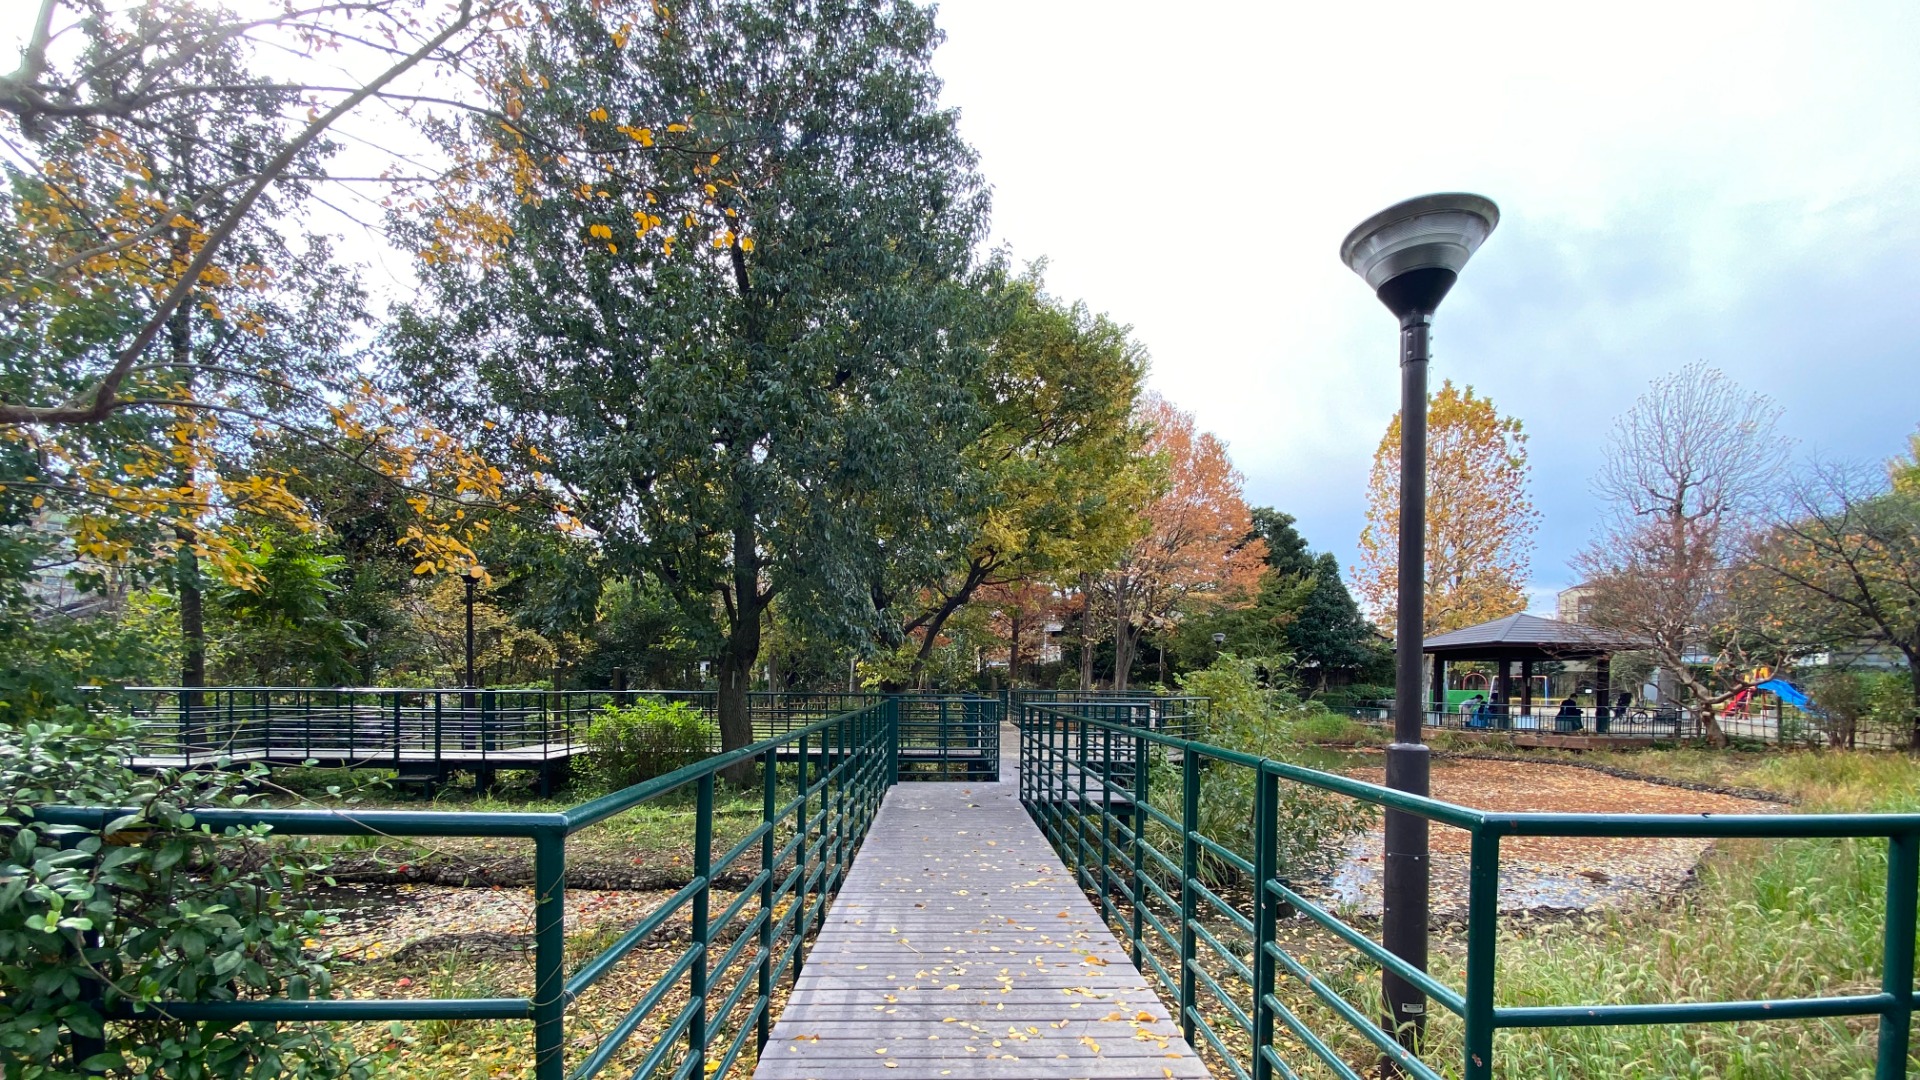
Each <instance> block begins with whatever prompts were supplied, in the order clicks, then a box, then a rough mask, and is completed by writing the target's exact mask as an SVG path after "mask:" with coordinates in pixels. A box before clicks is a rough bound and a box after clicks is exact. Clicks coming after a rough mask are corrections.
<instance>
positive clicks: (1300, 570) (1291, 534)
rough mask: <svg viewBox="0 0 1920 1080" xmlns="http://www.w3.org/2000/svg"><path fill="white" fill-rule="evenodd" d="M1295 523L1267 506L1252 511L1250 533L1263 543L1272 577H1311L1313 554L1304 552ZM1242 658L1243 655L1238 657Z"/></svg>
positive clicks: (1304, 545) (1291, 517)
mask: <svg viewBox="0 0 1920 1080" xmlns="http://www.w3.org/2000/svg"><path fill="white" fill-rule="evenodd" d="M1296 520H1297V519H1296V518H1295V517H1294V516H1293V515H1292V514H1286V513H1282V512H1280V511H1278V510H1275V509H1274V508H1272V507H1270V506H1256V507H1254V508H1253V531H1254V532H1255V533H1256V534H1257V535H1258V536H1259V537H1260V538H1261V539H1262V540H1265V541H1266V542H1267V569H1269V570H1272V571H1273V572H1274V573H1276V574H1280V575H1283V576H1292V577H1306V576H1307V575H1308V574H1311V573H1313V571H1314V565H1315V560H1314V556H1313V552H1311V551H1308V550H1307V538H1306V537H1304V536H1301V535H1300V530H1298V529H1296V528H1294V527H1293V526H1294V522H1295V521H1296ZM1242 655H1245V654H1242Z"/></svg>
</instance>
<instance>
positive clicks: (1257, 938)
mask: <svg viewBox="0 0 1920 1080" xmlns="http://www.w3.org/2000/svg"><path fill="white" fill-rule="evenodd" d="M1254 783H1255V784H1256V785H1257V787H1256V788H1255V789H1254V795H1253V1080H1272V1077H1273V1063H1272V1062H1271V1061H1270V1060H1269V1059H1268V1058H1267V1056H1266V1055H1265V1054H1262V1053H1261V1052H1260V1051H1261V1050H1263V1049H1265V1048H1267V1047H1270V1046H1272V1045H1273V1008H1272V1006H1271V1005H1269V1004H1268V999H1269V997H1270V996H1271V995H1272V994H1273V983H1274V978H1273V967H1274V960H1273V957H1272V955H1271V954H1269V953H1268V952H1267V945H1268V944H1269V943H1270V942H1272V941H1273V939H1274V928H1275V924H1276V921H1277V918H1278V914H1279V906H1280V898H1279V897H1278V896H1275V895H1274V894H1273V891H1272V890H1270V889H1268V888H1267V882H1268V881H1269V880H1270V879H1272V878H1273V876H1274V873H1275V870H1276V866H1275V862H1276V858H1277V855H1278V847H1279V832H1280V828H1279V817H1280V778H1279V777H1278V776H1275V775H1273V774H1272V773H1269V772H1267V771H1266V769H1265V768H1264V767H1262V768H1261V769H1260V771H1259V773H1258V774H1257V775H1256V776H1255V777H1254Z"/></svg>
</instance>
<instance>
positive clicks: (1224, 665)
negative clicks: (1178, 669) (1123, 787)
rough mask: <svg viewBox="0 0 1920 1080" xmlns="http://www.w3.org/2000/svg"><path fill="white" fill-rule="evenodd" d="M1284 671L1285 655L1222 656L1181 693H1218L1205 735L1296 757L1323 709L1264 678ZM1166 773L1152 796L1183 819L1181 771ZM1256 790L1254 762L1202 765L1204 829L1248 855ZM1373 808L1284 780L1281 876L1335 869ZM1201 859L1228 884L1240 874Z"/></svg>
mask: <svg viewBox="0 0 1920 1080" xmlns="http://www.w3.org/2000/svg"><path fill="white" fill-rule="evenodd" d="M1284 670H1287V665H1286V663H1285V662H1284V661H1283V660H1278V659H1242V658H1240V657H1236V656H1232V655H1222V656H1220V657H1219V658H1218V659H1216V660H1215V661H1214V662H1213V664H1212V665H1211V666H1209V667H1207V668H1206V669H1204V670H1202V671H1196V672H1192V673H1190V674H1188V675H1185V676H1182V677H1181V679H1180V689H1181V692H1183V693H1187V694H1198V695H1203V696H1205V697H1208V698H1211V699H1212V705H1211V706H1210V709H1209V712H1208V714H1207V723H1206V727H1205V729H1204V730H1203V732H1202V733H1201V736H1200V739H1201V741H1203V742H1207V743H1211V744H1213V745H1215V746H1220V747H1224V748H1226V749H1229V750H1238V751H1240V752H1242V753H1246V754H1254V755H1258V756H1260V757H1265V758H1272V759H1274V760H1276V761H1289V760H1291V759H1293V758H1294V757H1296V756H1297V754H1296V752H1297V751H1299V750H1301V749H1302V748H1304V747H1306V746H1307V745H1308V743H1307V742H1306V740H1303V739H1302V738H1301V737H1300V734H1299V733H1298V732H1297V731H1296V730H1295V728H1296V726H1297V725H1299V724H1301V723H1308V724H1311V723H1313V722H1314V718H1315V717H1316V716H1317V715H1319V712H1318V710H1314V709H1309V708H1307V707H1305V706H1303V705H1302V704H1301V702H1300V699H1299V698H1298V697H1297V696H1295V695H1294V694H1293V693H1292V692H1291V690H1289V689H1288V688H1287V687H1285V686H1284V685H1274V684H1273V683H1272V682H1271V681H1263V680H1262V673H1263V672H1264V673H1271V672H1277V671H1284ZM1164 775H1166V777H1167V779H1166V780H1159V779H1156V782H1155V784H1154V788H1153V801H1154V804H1155V805H1156V806H1158V807H1159V808H1160V809H1161V810H1163V811H1165V812H1167V813H1168V814H1170V815H1171V816H1173V817H1175V818H1178V817H1179V816H1180V814H1181V811H1182V808H1181V793H1180V784H1179V780H1178V777H1179V774H1178V772H1175V771H1172V770H1168V771H1167V772H1166V773H1165V774H1164ZM1254 795H1255V772H1254V770H1252V769H1250V768H1245V767H1242V766H1239V765H1231V764H1227V763H1224V762H1218V761H1215V762H1210V763H1209V764H1208V765H1207V766H1206V767H1205V768H1203V769H1202V770H1201V775H1200V831H1201V832H1203V833H1204V834H1206V835H1207V836H1208V837H1210V838H1212V839H1213V840H1214V841H1215V842H1216V843H1219V844H1220V845H1222V846H1224V847H1226V848H1229V849H1231V850H1232V851H1235V852H1237V853H1239V854H1240V855H1241V856H1243V857H1245V858H1248V859H1249V860H1251V858H1252V855H1253V850H1254V844H1253V840H1254V824H1255V822H1254ZM1375 813H1376V811H1375V810H1374V808H1373V807H1372V806H1370V805H1368V804H1365V803H1360V802H1356V801H1354V800H1352V799H1348V798H1345V797H1343V796H1339V795H1334V794H1331V793H1329V792H1326V791H1322V790H1320V789H1318V788H1314V787H1309V786H1307V785H1305V784H1298V783H1292V782H1289V781H1281V783H1280V804H1279V814H1280V817H1279V824H1280V828H1279V830H1278V837H1279V838H1278V849H1277V850H1276V852H1275V857H1276V862H1275V864H1274V865H1275V867H1276V868H1277V871H1278V873H1279V875H1280V876H1281V877H1283V878H1290V879H1294V880H1300V879H1303V878H1309V877H1314V876H1317V875H1320V874H1324V873H1326V872H1328V871H1330V870H1331V869H1333V867H1334V866H1335V865H1336V864H1337V863H1338V862H1339V860H1340V856H1341V853H1342V851H1343V850H1344V849H1345V847H1346V845H1347V843H1348V842H1349V841H1350V840H1352V839H1353V837H1355V836H1357V835H1359V834H1360V833H1361V832H1362V831H1364V830H1365V829H1366V828H1367V826H1368V825H1370V824H1371V823H1372V822H1373V820H1374V817H1375ZM1156 843H1157V841H1156ZM1176 847H1177V845H1176ZM1163 850H1165V849H1163ZM1201 863H1202V865H1201V875H1202V876H1203V877H1205V878H1207V879H1209V880H1211V881H1214V882H1217V883H1224V882H1227V881H1231V880H1233V879H1234V878H1236V877H1237V876H1238V874H1237V871H1236V870H1235V869H1234V867H1233V866H1232V865H1231V864H1229V863H1228V862H1226V861H1225V860H1223V859H1219V858H1216V857H1213V856H1211V855H1206V856H1203V857H1202V860H1201Z"/></svg>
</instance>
